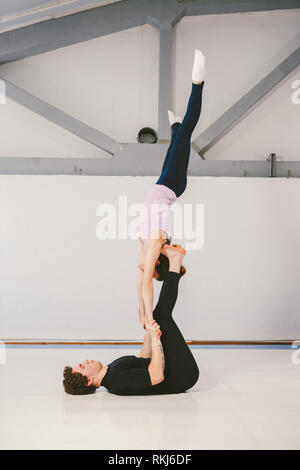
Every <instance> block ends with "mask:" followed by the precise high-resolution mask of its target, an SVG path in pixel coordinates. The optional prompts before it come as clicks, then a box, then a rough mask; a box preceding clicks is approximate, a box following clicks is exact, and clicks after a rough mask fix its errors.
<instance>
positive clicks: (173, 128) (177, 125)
mask: <svg viewBox="0 0 300 470" xmlns="http://www.w3.org/2000/svg"><path fill="white" fill-rule="evenodd" d="M180 125H181V123H180V122H174V124H172V126H171V132H172V137H171V143H170V145H169V148H168V151H167V155H166V157H165V161H164V164H163V167H162V170H161V174H163V173H164V172H165V170H166V168H167V167H168V164H169V157H170V153H171V149H172V146H173V144H174V142H175V137H176V135H177V132H178V129H179V128H180ZM156 184H159V183H156Z"/></svg>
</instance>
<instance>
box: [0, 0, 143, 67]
mask: <svg viewBox="0 0 300 470" xmlns="http://www.w3.org/2000/svg"><path fill="white" fill-rule="evenodd" d="M147 3H148V0H129V1H125V2H117V3H111V4H109V5H105V6H103V7H98V8H93V9H91V10H86V11H83V12H80V13H74V14H73V15H69V16H64V17H62V18H56V19H51V20H48V21H43V22H41V23H36V24H33V25H31V26H27V27H24V28H20V29H15V30H13V31H9V32H5V33H2V34H0V65H1V64H4V63H7V62H12V61H15V60H19V59H24V58H25V57H30V56H33V55H36V54H41V53H43V52H48V51H52V50H54V49H59V48H60V47H65V46H69V45H71V44H77V43H80V42H83V41H88V40H89V39H94V38H97V37H100V36H105V35H107V34H112V33H116V32H119V31H123V30H126V29H130V28H134V27H136V26H140V25H143V24H145V23H146V22H147V21H146V15H145V4H147Z"/></svg>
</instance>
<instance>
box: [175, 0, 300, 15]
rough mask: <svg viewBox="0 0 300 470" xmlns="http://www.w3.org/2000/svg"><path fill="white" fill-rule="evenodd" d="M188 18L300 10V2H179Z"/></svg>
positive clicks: (185, 0) (188, 0)
mask: <svg viewBox="0 0 300 470" xmlns="http://www.w3.org/2000/svg"><path fill="white" fill-rule="evenodd" d="M178 1H179V3H181V4H182V5H186V13H185V15H186V16H194V15H210V14H212V15H213V14H226V13H246V12H256V11H271V10H291V9H296V8H300V0H181V1H180V0H178Z"/></svg>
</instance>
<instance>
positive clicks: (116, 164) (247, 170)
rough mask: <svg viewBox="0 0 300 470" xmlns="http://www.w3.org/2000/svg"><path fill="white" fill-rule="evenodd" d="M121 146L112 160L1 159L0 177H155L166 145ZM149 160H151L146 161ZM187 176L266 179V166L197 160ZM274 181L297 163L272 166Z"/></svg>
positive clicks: (294, 173)
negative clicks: (274, 172) (273, 168)
mask: <svg viewBox="0 0 300 470" xmlns="http://www.w3.org/2000/svg"><path fill="white" fill-rule="evenodd" d="M122 146H123V144H122V145H121V146H120V148H119V150H118V152H117V153H118V155H117V157H116V158H108V159H98V158H56V157H42V158H22V157H1V158H0V174H1V175H86V176H90V175H93V176H158V175H159V174H160V170H161V163H162V158H163V157H162V155H164V154H165V152H166V148H167V144H156V145H151V144H126V146H125V147H123V149H122ZM150 157H151V158H150ZM197 162H198V163H197V165H194V169H193V170H192V171H189V175H190V176H219V177H246V178H247V177H249V178H251V177H252V178H269V177H270V162H268V161H243V160H238V161H236V160H213V161H209V160H197ZM276 177H279V178H284V177H285V178H289V177H292V178H300V162H299V161H290V162H289V161H286V162H285V161H281V162H277V163H276Z"/></svg>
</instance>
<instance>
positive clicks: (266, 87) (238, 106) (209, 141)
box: [192, 47, 300, 156]
mask: <svg viewBox="0 0 300 470" xmlns="http://www.w3.org/2000/svg"><path fill="white" fill-rule="evenodd" d="M299 64H300V47H298V49H296V50H295V51H294V52H293V53H292V54H290V55H289V56H288V57H287V58H286V59H285V60H283V61H282V62H281V63H280V64H279V65H278V66H277V67H275V68H274V69H273V70H272V72H270V73H269V74H268V75H266V76H265V77H264V78H263V80H261V81H260V82H259V83H257V85H255V86H254V87H253V88H251V90H249V92H248V93H246V95H244V96H243V97H242V98H241V99H240V100H238V101H237V102H236V103H235V104H234V105H233V106H231V108H229V109H228V110H227V111H226V112H225V113H224V114H222V116H220V117H219V118H218V119H217V120H216V121H215V122H214V123H213V124H211V125H210V126H209V127H208V128H207V129H206V130H205V131H204V132H202V134H201V135H200V136H199V137H197V138H196V139H195V140H194V141H193V142H192V145H193V148H194V149H195V150H196V151H197V152H198V153H199V154H200V155H201V156H203V155H204V153H205V152H206V151H207V150H208V149H209V148H210V147H211V146H212V145H213V144H214V143H216V142H217V141H218V140H219V139H220V138H221V137H223V136H224V134H225V133H226V132H227V131H228V130H229V129H231V128H232V126H233V124H236V123H237V122H238V121H239V120H240V119H241V118H242V117H243V116H244V115H245V114H246V113H247V112H248V111H249V110H250V109H251V108H252V107H253V106H254V105H255V104H256V103H258V102H259V101H260V100H261V99H262V97H263V96H265V95H266V94H267V93H268V92H269V91H270V90H272V88H274V87H275V86H276V85H277V84H278V83H280V82H281V81H282V80H283V79H284V78H285V77H286V76H287V75H288V74H289V73H290V72H292V71H293V70H294V69H295V68H296V67H297V66H298V65H299Z"/></svg>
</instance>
